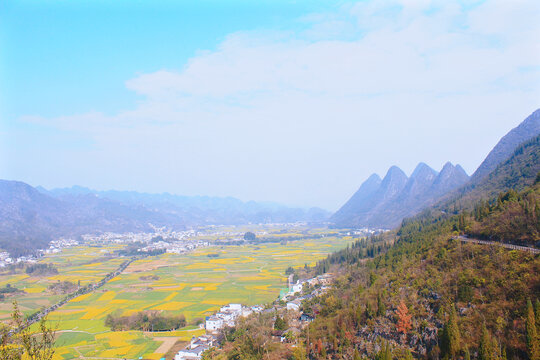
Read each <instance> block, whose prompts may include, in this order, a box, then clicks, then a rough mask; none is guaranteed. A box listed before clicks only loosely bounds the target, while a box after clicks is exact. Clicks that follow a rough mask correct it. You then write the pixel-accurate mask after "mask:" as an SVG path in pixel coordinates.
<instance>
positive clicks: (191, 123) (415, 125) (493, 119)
mask: <svg viewBox="0 0 540 360" xmlns="http://www.w3.org/2000/svg"><path fill="white" fill-rule="evenodd" d="M539 13H540V7H539V5H538V2H537V1H512V2H508V1H486V2H483V3H479V4H472V5H471V4H466V5H460V4H458V3H455V2H447V1H441V2H432V1H427V0H426V1H405V0H403V1H396V2H392V3H390V2H386V1H385V2H374V1H371V2H361V3H357V4H347V5H344V6H343V7H342V8H341V9H340V10H339V11H338V12H337V13H333V14H313V15H311V16H306V17H304V18H303V19H301V21H303V22H311V23H312V26H311V27H310V28H309V29H308V30H306V31H304V32H301V33H296V34H294V33H272V32H267V33H264V34H261V33H260V32H243V33H235V34H230V35H229V36H228V37H227V38H226V40H225V41H224V42H223V43H222V44H221V45H220V46H219V47H218V48H217V50H216V51H212V52H201V53H200V54H198V55H197V56H195V57H193V58H192V59H191V60H190V61H189V62H188V63H187V64H186V65H185V67H184V68H183V69H179V70H160V71H157V72H154V73H148V74H142V75H140V76H137V77H136V78H134V79H130V80H128V81H127V82H126V87H127V88H128V89H129V90H131V91H134V92H136V93H138V94H140V95H143V96H144V99H143V100H142V101H141V102H140V103H139V104H138V106H137V107H136V108H134V109H132V110H127V111H123V112H119V113H118V114H114V115H104V114H101V113H92V114H82V115H75V116H65V117H60V118H55V119H42V118H35V117H34V118H31V119H30V118H27V119H24V121H29V122H32V123H39V124H41V125H44V124H49V125H50V126H53V127H57V128H59V129H61V130H63V131H67V132H75V133H84V134H85V135H86V136H88V137H89V138H91V139H92V140H93V141H94V144H95V145H94V147H93V148H92V149H91V150H87V151H86V152H84V153H81V154H79V155H80V156H83V157H86V158H87V160H88V163H89V164H95V163H98V164H100V166H102V167H105V168H106V169H107V171H108V173H112V174H114V176H113V177H114V178H116V179H117V181H118V182H117V183H116V185H115V187H117V188H124V187H126V186H122V184H126V182H127V183H128V184H132V187H135V188H136V187H137V186H139V188H144V190H154V191H158V190H168V191H172V192H177V193H201V194H204V193H206V194H219V195H233V196H240V197H243V198H245V199H248V198H255V199H260V198H269V199H273V200H279V201H285V202H289V203H300V204H313V205H320V206H326V207H329V208H335V207H337V206H338V205H339V204H340V203H341V202H343V201H344V200H345V199H346V198H347V196H349V195H350V193H351V192H353V191H354V190H355V189H356V187H357V186H358V185H359V184H360V182H361V181H363V179H364V178H366V177H367V176H368V175H369V174H370V173H371V172H373V171H378V172H383V171H384V170H385V169H386V168H387V167H388V166H389V165H391V164H393V163H397V164H398V165H400V166H403V167H404V168H405V169H406V170H408V171H410V170H412V168H413V167H414V165H415V164H416V163H417V162H419V161H426V162H428V163H429V164H431V165H432V166H434V167H440V166H442V164H443V163H444V162H445V161H447V160H451V161H453V162H461V163H463V165H464V166H465V167H466V169H467V170H469V171H472V170H474V168H475V166H477V165H478V163H479V162H480V161H481V159H482V158H483V157H484V156H485V155H486V153H487V151H489V149H490V148H491V147H492V146H493V145H494V143H495V142H496V141H497V139H498V138H499V137H500V136H501V135H503V134H504V133H505V132H506V131H508V130H509V128H511V127H512V126H515V125H516V124H517V123H519V121H521V120H522V119H523V117H524V116H526V115H527V114H528V113H529V112H531V111H532V110H534V108H535V107H538V106H539V105H540V101H539V100H540V85H539V84H540V71H539V66H540V48H539V42H538V38H540V37H539V36H538V35H539V34H540V25H539V23H540V22H538V21H537V20H538V19H539V18H540V17H539ZM351 34H353V35H351ZM479 136H481V138H479ZM149 167H151V168H152V169H154V170H155V172H156V173H159V174H162V176H163V178H156V177H152V179H147V178H146V176H148V171H147V170H146V171H145V169H148V168H149ZM80 171H82V170H80ZM121 172H123V173H124V174H126V173H127V174H129V176H130V180H126V178H125V176H122V174H121ZM381 175H384V174H381ZM89 176H90V177H92V178H93V179H94V181H97V182H99V181H101V180H99V179H98V178H97V177H96V176H92V175H90V174H89ZM130 181H131V182H132V183H130ZM109 184H110V183H109ZM113 185H114V184H113ZM113 185H106V183H103V184H102V186H105V187H113ZM96 186H98V185H96Z"/></svg>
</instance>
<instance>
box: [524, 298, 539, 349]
mask: <svg viewBox="0 0 540 360" xmlns="http://www.w3.org/2000/svg"><path fill="white" fill-rule="evenodd" d="M526 329H527V353H528V354H529V359H531V360H539V359H540V349H539V346H538V335H537V332H536V317H535V316H534V309H533V306H532V302H531V300H527V321H526Z"/></svg>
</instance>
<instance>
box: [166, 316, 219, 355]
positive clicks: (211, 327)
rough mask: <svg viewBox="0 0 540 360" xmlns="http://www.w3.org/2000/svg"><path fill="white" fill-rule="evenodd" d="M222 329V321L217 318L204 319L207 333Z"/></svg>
mask: <svg viewBox="0 0 540 360" xmlns="http://www.w3.org/2000/svg"><path fill="white" fill-rule="evenodd" d="M222 327H223V319H221V318H218V317H217V316H209V317H207V318H206V324H205V328H206V330H208V331H216V330H219V329H221V328H222ZM175 360H176V359H175Z"/></svg>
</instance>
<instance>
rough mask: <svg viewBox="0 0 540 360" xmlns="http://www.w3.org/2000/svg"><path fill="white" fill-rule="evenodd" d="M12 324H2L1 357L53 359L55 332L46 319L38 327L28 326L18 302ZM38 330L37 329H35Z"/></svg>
mask: <svg viewBox="0 0 540 360" xmlns="http://www.w3.org/2000/svg"><path fill="white" fill-rule="evenodd" d="M13 306H14V310H13V314H12V317H11V319H12V322H11V324H10V325H5V324H0V359H2V360H21V359H28V360H51V359H52V358H53V356H54V354H55V332H54V330H53V329H52V328H50V327H48V326H47V324H46V322H45V319H42V320H41V321H40V322H39V326H38V327H37V329H34V328H33V327H27V326H26V322H25V320H24V318H23V316H22V314H21V312H20V311H19V307H18V306H17V303H16V302H14V303H13ZM34 330H37V331H34Z"/></svg>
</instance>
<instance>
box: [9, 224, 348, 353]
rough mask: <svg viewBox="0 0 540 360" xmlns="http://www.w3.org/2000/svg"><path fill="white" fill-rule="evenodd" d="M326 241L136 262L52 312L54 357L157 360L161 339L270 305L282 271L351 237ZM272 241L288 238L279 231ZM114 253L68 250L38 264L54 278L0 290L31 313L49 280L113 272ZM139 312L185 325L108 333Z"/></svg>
mask: <svg viewBox="0 0 540 360" xmlns="http://www.w3.org/2000/svg"><path fill="white" fill-rule="evenodd" d="M313 233H314V234H315V232H313ZM317 234H318V235H320V232H319V233H317ZM326 235H328V236H325V237H322V238H318V237H315V236H314V238H312V239H310V238H304V239H302V240H296V241H290V242H285V241H282V242H266V243H261V244H254V245H242V246H211V247H207V248H201V249H197V250H196V251H194V252H192V253H188V254H162V255H159V256H153V257H147V258H144V259H141V260H137V261H135V262H133V263H132V264H131V265H130V266H129V267H128V268H127V269H126V270H125V271H124V272H123V273H122V274H120V275H119V276H117V277H115V278H114V279H113V280H111V281H110V282H108V283H107V284H106V285H105V286H104V287H102V288H100V289H98V290H97V291H95V292H93V293H90V294H86V295H83V296H79V297H77V298H75V299H73V300H72V301H70V302H68V303H67V304H65V305H64V306H62V307H61V308H60V309H58V310H57V311H54V312H52V313H51V314H49V317H48V319H49V320H50V321H51V323H52V324H53V325H54V326H56V327H57V328H58V340H57V345H58V351H57V355H56V356H57V359H72V358H79V357H93V358H119V359H122V358H138V357H139V356H142V357H144V358H147V359H159V358H160V357H161V356H162V355H163V351H164V348H165V347H166V346H161V345H162V344H163V343H164V341H165V340H164V338H167V337H174V338H178V339H181V340H188V339H190V338H191V336H193V335H196V334H200V333H202V332H204V330H201V329H200V328H199V326H197V324H198V323H199V322H201V321H202V320H203V319H204V317H205V316H207V315H209V314H211V313H213V312H214V311H215V310H217V309H219V307H220V306H221V305H224V304H227V303H230V302H238V303H243V304H246V305H254V304H264V303H268V302H271V301H273V300H274V299H275V298H276V297H277V296H278V294H279V291H280V289H282V288H283V287H286V278H285V269H286V268H287V267H289V266H303V265H304V264H305V263H308V264H311V263H314V262H315V261H317V260H318V259H320V258H322V257H324V256H325V255H326V254H328V253H329V252H332V251H335V250H337V249H340V248H343V247H344V246H346V244H347V243H348V242H349V241H351V238H349V237H345V238H344V237H338V236H331V235H332V234H330V233H329V234H326ZM277 236H279V237H283V238H284V237H287V236H284V235H283V233H280V234H277ZM116 246H117V247H119V246H121V245H116ZM111 250H113V249H112V248H111V245H101V246H100V247H88V246H80V247H77V248H70V249H66V250H65V251H63V252H62V253H60V254H55V255H48V256H47V257H46V258H44V259H42V260H41V262H43V263H52V264H54V265H56V266H57V267H58V269H59V273H58V274H56V275H53V276H45V277H31V276H28V275H26V274H20V273H16V274H4V275H2V276H1V277H0V281H1V283H0V284H2V286H4V285H5V284H7V283H10V284H12V285H13V286H16V287H17V288H19V289H24V290H25V292H26V293H25V294H22V295H21V294H19V295H16V296H15V297H14V299H16V300H17V301H18V302H19V304H20V306H21V309H22V310H23V311H24V312H25V313H31V312H33V311H36V310H38V309H39V308H40V307H42V306H47V305H49V304H51V303H53V302H55V301H57V300H58V299H59V298H60V297H61V295H55V294H52V293H51V292H50V291H49V290H48V286H49V285H51V284H53V283H54V282H58V281H71V282H74V283H76V282H78V281H80V282H81V285H84V284H87V283H90V282H96V281H98V280H99V279H100V278H101V277H103V276H104V275H106V274H107V273H109V272H111V271H113V270H115V269H116V268H117V267H118V266H119V265H120V264H121V263H122V262H123V261H125V258H116V257H108V256H107V254H108V253H109V251H111ZM9 300H11V298H10V299H9ZM0 305H1V306H2V307H1V308H0V315H1V316H2V317H3V319H6V318H7V317H8V316H9V311H10V304H9V301H8V299H6V301H4V302H3V303H0ZM141 310H157V311H162V312H166V313H170V314H183V315H184V316H185V317H186V319H187V321H188V326H187V327H186V328H183V329H180V330H177V331H173V332H162V333H158V332H155V333H143V332H140V331H125V332H113V331H111V330H110V329H109V328H108V327H106V326H105V324H104V322H105V317H106V316H107V315H108V314H111V313H114V314H120V315H129V314H132V313H134V312H138V311H141ZM165 342H166V341H165ZM158 350H159V351H158Z"/></svg>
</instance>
